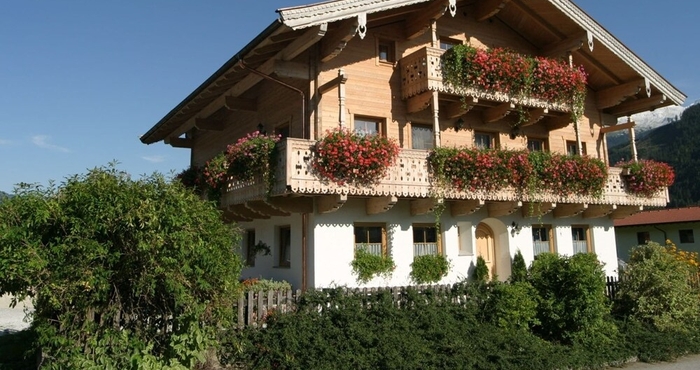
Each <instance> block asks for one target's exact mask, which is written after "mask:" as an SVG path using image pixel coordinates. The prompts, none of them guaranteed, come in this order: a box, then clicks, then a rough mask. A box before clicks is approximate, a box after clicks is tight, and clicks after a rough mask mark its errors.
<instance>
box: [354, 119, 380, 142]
mask: <svg viewBox="0 0 700 370" xmlns="http://www.w3.org/2000/svg"><path fill="white" fill-rule="evenodd" d="M358 121H359V122H374V123H375V124H376V125H377V133H376V135H379V136H380V137H386V128H385V126H386V119H384V118H381V117H373V116H363V115H359V114H358V115H353V117H352V131H353V132H354V133H357V134H360V135H367V134H362V132H360V131H358V130H357V122H358Z"/></svg>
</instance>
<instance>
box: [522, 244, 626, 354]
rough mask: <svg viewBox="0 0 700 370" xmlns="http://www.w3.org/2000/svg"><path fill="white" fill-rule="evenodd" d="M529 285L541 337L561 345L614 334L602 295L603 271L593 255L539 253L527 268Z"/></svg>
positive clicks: (606, 304)
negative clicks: (532, 291) (535, 305)
mask: <svg viewBox="0 0 700 370" xmlns="http://www.w3.org/2000/svg"><path fill="white" fill-rule="evenodd" d="M530 282H531V283H532V286H533V287H534V288H535V290H536V291H537V294H538V304H539V309H538V315H537V319H538V320H539V322H540V324H539V325H536V326H535V327H534V331H535V333H537V334H538V335H540V336H542V338H544V339H547V340H553V341H561V342H563V343H569V344H571V343H573V342H574V341H576V340H586V339H592V338H597V339H596V340H603V339H604V338H601V337H598V336H597V335H598V334H600V333H602V334H604V335H608V334H610V335H614V333H615V328H614V325H612V324H611V323H610V322H609V315H610V308H609V306H608V300H607V298H606V296H605V272H604V271H603V267H602V266H601V264H600V262H598V259H597V257H596V255H595V254H592V253H579V254H575V255H574V256H571V257H566V256H558V255H556V254H553V253H542V254H540V255H539V256H538V257H537V259H536V260H535V261H534V262H533V263H532V265H531V267H530Z"/></svg>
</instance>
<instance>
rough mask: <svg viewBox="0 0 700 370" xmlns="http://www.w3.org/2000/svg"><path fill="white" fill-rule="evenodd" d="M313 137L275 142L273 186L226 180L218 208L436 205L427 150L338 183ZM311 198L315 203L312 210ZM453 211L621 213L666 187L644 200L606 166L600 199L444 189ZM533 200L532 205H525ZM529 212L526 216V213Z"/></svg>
mask: <svg viewBox="0 0 700 370" xmlns="http://www.w3.org/2000/svg"><path fill="white" fill-rule="evenodd" d="M313 145H314V141H312V140H305V139H293V138H287V139H285V140H283V141H282V142H280V143H279V144H278V150H279V151H280V153H279V156H278V160H279V163H278V166H277V171H276V174H275V180H274V184H273V185H272V188H271V189H270V192H269V194H268V192H267V190H266V186H265V184H264V181H263V180H262V178H260V179H257V180H254V181H249V182H238V181H229V182H228V184H227V189H226V192H225V193H224V195H223V197H222V202H221V204H222V207H223V208H224V209H226V210H227V211H229V214H230V215H231V216H232V218H233V219H237V220H250V219H255V218H267V217H270V216H275V215H280V216H281V215H288V214H291V213H312V212H314V211H316V212H320V213H326V212H333V211H335V210H337V209H339V208H340V207H342V205H343V203H345V201H346V200H347V199H348V197H361V198H366V199H367V201H366V202H367V213H368V214H372V213H381V212H384V211H387V210H388V209H390V208H391V207H392V206H393V205H394V204H395V203H396V202H398V201H399V200H402V201H410V202H412V203H411V212H412V213H414V214H421V213H426V212H430V211H432V208H434V206H435V200H433V197H432V195H433V193H432V191H431V179H430V176H429V174H428V168H427V159H426V158H427V156H428V151H426V150H413V149H402V150H401V152H400V154H399V157H398V159H397V162H396V164H395V165H394V166H393V167H392V168H390V169H389V172H388V174H387V176H386V177H385V178H383V179H382V180H381V181H379V183H378V184H376V185H375V186H373V187H357V186H349V185H345V186H339V185H337V184H335V183H332V182H327V181H323V180H321V179H320V178H319V177H318V176H317V175H316V174H315V173H314V171H313V169H312V167H311V159H312V156H313V152H312V147H313ZM314 198H318V199H317V201H316V207H315V208H314ZM444 201H446V202H448V204H449V206H450V207H449V208H450V211H451V213H452V215H454V216H458V215H465V214H469V213H472V212H475V211H477V210H479V209H480V208H482V207H486V208H487V209H488V210H489V215H490V216H492V217H499V216H503V215H507V214H511V213H513V212H515V211H517V210H519V209H520V210H521V212H522V213H523V215H526V216H537V214H532V211H533V209H534V210H535V212H537V213H538V214H545V213H548V212H550V211H552V212H553V213H554V215H555V217H571V216H575V215H579V214H583V216H584V217H604V216H610V217H613V218H615V217H625V216H628V215H630V214H632V213H636V212H639V211H641V210H642V208H643V207H664V206H666V204H667V203H668V189H664V190H663V191H660V192H659V193H658V194H656V195H655V196H654V197H652V198H642V197H638V196H635V195H633V194H631V193H629V192H628V191H627V189H626V185H625V182H624V181H623V176H622V169H621V168H615V167H611V168H609V169H608V181H607V184H606V185H605V189H604V190H603V195H602V197H600V198H594V197H582V196H569V197H560V196H557V195H554V194H551V193H547V192H546V191H541V192H537V194H535V195H531V196H529V195H527V194H523V195H519V194H517V193H516V192H515V191H508V190H501V191H493V192H486V191H476V192H467V191H447V192H446V193H445V194H444ZM528 203H531V204H537V206H536V207H529V206H527V205H528ZM528 212H529V214H528Z"/></svg>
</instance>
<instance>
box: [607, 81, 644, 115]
mask: <svg viewBox="0 0 700 370" xmlns="http://www.w3.org/2000/svg"><path fill="white" fill-rule="evenodd" d="M645 81H646V79H644V78H642V79H639V80H635V81H630V82H627V83H623V84H622V85H617V86H613V87H609V88H607V89H604V90H600V91H598V92H597V93H596V106H597V107H598V109H605V108H610V107H614V106H616V105H618V104H620V103H622V102H623V101H625V99H627V98H629V97H630V96H634V95H637V93H638V92H639V91H640V90H641V89H642V87H643V86H645V84H646V82H645ZM649 93H651V91H649Z"/></svg>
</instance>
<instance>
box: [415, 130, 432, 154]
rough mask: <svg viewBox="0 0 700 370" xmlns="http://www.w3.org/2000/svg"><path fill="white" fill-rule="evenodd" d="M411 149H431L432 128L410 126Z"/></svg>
mask: <svg viewBox="0 0 700 370" xmlns="http://www.w3.org/2000/svg"><path fill="white" fill-rule="evenodd" d="M411 148H413V149H424V150H428V149H433V128H432V127H430V126H428V125H416V124H411Z"/></svg>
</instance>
